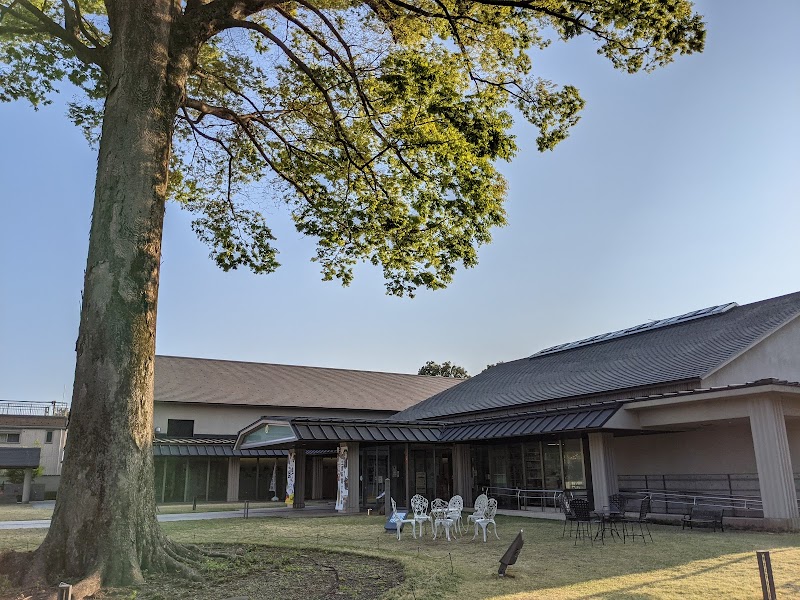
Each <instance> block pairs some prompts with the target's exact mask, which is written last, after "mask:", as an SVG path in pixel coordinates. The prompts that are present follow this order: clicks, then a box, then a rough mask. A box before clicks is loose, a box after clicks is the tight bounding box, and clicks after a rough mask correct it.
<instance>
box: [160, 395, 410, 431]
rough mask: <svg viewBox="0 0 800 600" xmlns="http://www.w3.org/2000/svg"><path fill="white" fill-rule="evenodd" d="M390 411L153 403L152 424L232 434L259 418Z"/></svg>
mask: <svg viewBox="0 0 800 600" xmlns="http://www.w3.org/2000/svg"><path fill="white" fill-rule="evenodd" d="M392 414H394V413H393V412H386V411H374V412H373V411H352V410H350V411H348V410H327V409H299V408H279V407H273V406H225V405H215V404H180V403H177V402H175V403H173V402H156V403H155V414H154V427H159V428H161V433H162V434H166V433H167V421H168V420H169V419H188V420H193V421H194V434H195V435H198V434H199V435H203V434H207V435H208V434H213V435H235V434H237V433H238V432H239V431H240V430H241V429H243V428H244V427H246V426H247V425H250V424H251V423H253V422H254V421H257V420H258V419H260V418H261V417H284V416H285V417H319V418H331V417H341V418H351V419H385V418H387V417H388V416H390V415H392Z"/></svg>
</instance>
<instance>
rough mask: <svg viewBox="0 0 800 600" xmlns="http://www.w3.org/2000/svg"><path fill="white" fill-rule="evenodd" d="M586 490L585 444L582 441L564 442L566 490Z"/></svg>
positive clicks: (568, 440) (569, 440)
mask: <svg viewBox="0 0 800 600" xmlns="http://www.w3.org/2000/svg"><path fill="white" fill-rule="evenodd" d="M584 488H586V477H585V475H584V472H583V444H582V442H581V440H580V439H578V438H573V439H567V440H564V489H565V490H575V489H584Z"/></svg>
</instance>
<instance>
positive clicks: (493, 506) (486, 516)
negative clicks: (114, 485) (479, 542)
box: [472, 498, 500, 542]
mask: <svg viewBox="0 0 800 600" xmlns="http://www.w3.org/2000/svg"><path fill="white" fill-rule="evenodd" d="M495 514H497V500H496V499H495V498H489V503H488V504H487V505H486V511H485V512H484V513H483V517H480V518H478V519H475V535H473V536H472V539H473V540H474V539H475V537H476V536H477V535H478V526H480V528H481V529H483V541H484V542H485V541H486V528H487V527H488V526H489V525H494V537H496V538H497V539H498V540H499V539H500V536H499V535H497V523H495V522H494V516H495Z"/></svg>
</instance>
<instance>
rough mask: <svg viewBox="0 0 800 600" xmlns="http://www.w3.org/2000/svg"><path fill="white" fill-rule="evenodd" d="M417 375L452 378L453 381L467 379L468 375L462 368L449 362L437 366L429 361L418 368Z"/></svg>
mask: <svg viewBox="0 0 800 600" xmlns="http://www.w3.org/2000/svg"><path fill="white" fill-rule="evenodd" d="M417 375H430V376H431V377H452V378H454V379H469V373H467V370H466V369H465V368H464V367H459V366H458V365H454V364H452V363H451V362H450V361H449V360H448V361H445V362H443V363H442V364H439V363H437V362H433V361H432V360H429V361H428V362H426V363H425V364H424V365H422V366H421V367H420V368H419V371H418V372H417Z"/></svg>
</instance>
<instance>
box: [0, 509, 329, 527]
mask: <svg viewBox="0 0 800 600" xmlns="http://www.w3.org/2000/svg"><path fill="white" fill-rule="evenodd" d="M338 514H339V513H337V512H336V511H334V510H330V509H324V508H319V507H316V506H311V507H308V508H304V509H301V510H297V509H294V508H288V507H287V508H283V507H282V508H251V509H250V518H251V519H255V518H261V517H272V518H284V519H286V518H291V517H293V516H295V517H296V516H302V517H303V518H304V519H305V518H309V517H335V516H337V515H338ZM243 516H244V514H243V510H242V509H239V510H223V511H216V512H190V513H175V514H159V515H156V518H157V519H158V522H159V523H168V522H172V521H205V520H207V519H235V518H239V519H241V518H243ZM48 527H50V519H32V520H30V521H0V530H2V529H47V528H48Z"/></svg>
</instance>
